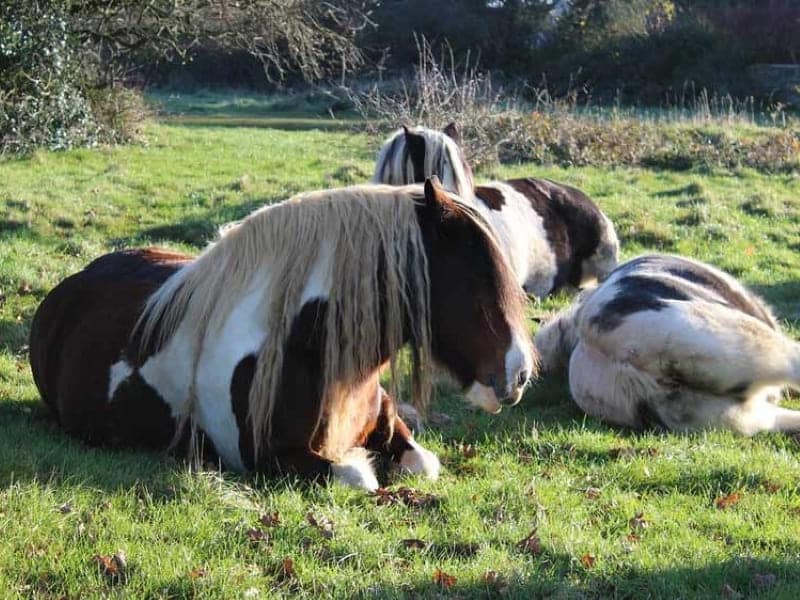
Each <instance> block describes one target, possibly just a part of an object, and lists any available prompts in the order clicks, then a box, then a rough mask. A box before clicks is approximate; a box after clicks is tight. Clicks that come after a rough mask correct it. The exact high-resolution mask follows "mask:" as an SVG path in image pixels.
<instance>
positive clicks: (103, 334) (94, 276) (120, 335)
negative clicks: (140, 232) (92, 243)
mask: <svg viewBox="0 0 800 600" xmlns="http://www.w3.org/2000/svg"><path fill="white" fill-rule="evenodd" d="M189 260H190V259H189V257H186V256H184V255H180V254H176V253H172V252H167V251H161V250H155V249H143V250H129V251H122V252H113V253H110V254H106V255H104V256H102V257H100V258H98V259H96V260H95V261H93V262H92V263H90V264H89V265H88V266H87V267H85V268H84V269H83V270H82V271H80V272H78V273H76V274H74V275H72V276H70V277H68V278H67V279H65V280H64V281H62V282H61V283H59V284H58V285H57V286H56V287H55V288H54V289H53V290H52V291H51V292H50V293H49V294H48V295H47V296H46V297H45V299H44V300H43V301H42V303H41V304H40V305H39V308H38V309H37V311H36V314H35V315H34V318H33V323H32V325H31V334H30V363H31V370H32V372H33V378H34V381H35V383H36V386H37V388H38V389H39V392H40V394H41V396H42V399H43V401H44V402H45V403H46V404H47V405H48V406H49V407H50V408H51V409H52V410H53V412H54V413H55V414H56V416H57V418H58V420H59V421H60V422H61V424H62V425H63V426H64V427H65V428H66V429H67V430H70V431H73V432H75V433H78V434H79V435H80V434H83V435H81V437H85V438H87V439H88V440H89V441H98V442H102V441H104V440H102V439H99V440H97V439H95V438H96V436H97V434H98V432H99V431H101V430H102V429H103V428H102V426H101V424H99V423H97V419H98V418H101V417H100V415H101V414H102V412H103V408H104V407H105V405H106V404H107V402H108V385H109V369H110V367H111V365H112V364H113V363H114V362H115V361H116V360H117V359H118V357H119V356H120V354H121V353H122V351H123V350H124V348H125V346H126V345H127V343H128V338H129V336H130V333H131V330H132V329H133V327H134V325H135V323H136V321H137V319H138V317H139V314H140V312H141V310H142V308H143V306H144V302H145V300H146V299H147V297H148V296H149V295H150V294H151V293H152V292H153V291H154V290H155V289H156V288H158V287H159V286H160V285H161V284H162V283H163V282H164V281H165V280H166V279H167V278H168V277H169V276H170V275H171V274H172V273H174V272H175V271H176V270H177V269H178V268H180V266H182V265H183V264H185V263H186V262H188V261H189Z"/></svg>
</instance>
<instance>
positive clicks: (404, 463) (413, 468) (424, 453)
mask: <svg viewBox="0 0 800 600" xmlns="http://www.w3.org/2000/svg"><path fill="white" fill-rule="evenodd" d="M408 443H409V444H410V445H411V450H406V451H405V452H403V456H401V457H400V463H399V464H400V467H402V468H403V469H404V470H406V471H408V472H409V473H422V474H423V475H425V477H427V478H428V479H430V480H432V481H436V480H437V479H438V478H439V471H440V470H441V468H442V467H441V463H439V459H438V457H437V456H436V455H435V454H434V453H433V452H431V451H430V450H428V449H426V448H423V447H422V446H420V445H419V444H418V443H417V442H415V441H414V440H408Z"/></svg>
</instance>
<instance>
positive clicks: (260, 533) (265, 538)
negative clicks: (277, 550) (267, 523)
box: [247, 527, 269, 544]
mask: <svg viewBox="0 0 800 600" xmlns="http://www.w3.org/2000/svg"><path fill="white" fill-rule="evenodd" d="M247 540H248V541H249V542H250V543H251V544H260V543H262V542H263V543H267V542H269V534H268V533H267V532H266V531H264V530H262V529H258V528H257V527H251V528H250V529H248V530H247Z"/></svg>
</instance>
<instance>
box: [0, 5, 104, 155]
mask: <svg viewBox="0 0 800 600" xmlns="http://www.w3.org/2000/svg"><path fill="white" fill-rule="evenodd" d="M81 80H82V72H81V68H80V65H79V63H78V61H77V60H76V57H75V54H74V51H73V48H72V46H71V44H70V40H69V32H68V28H67V22H66V19H65V15H64V8H63V6H62V5H61V4H60V3H58V2H30V3H28V2H12V3H10V4H7V5H5V6H3V7H2V8H0V152H2V153H4V154H5V153H9V152H11V153H19V152H24V151H27V150H29V149H30V148H33V147H46V148H51V149H63V148H69V147H71V146H74V145H82V144H87V143H92V142H93V141H95V140H96V138H97V135H98V128H97V125H96V123H95V122H94V119H93V118H92V111H91V107H90V105H89V103H88V101H87V99H86V96H85V95H84V93H83V91H82V88H81Z"/></svg>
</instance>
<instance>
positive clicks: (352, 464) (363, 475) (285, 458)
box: [274, 448, 379, 492]
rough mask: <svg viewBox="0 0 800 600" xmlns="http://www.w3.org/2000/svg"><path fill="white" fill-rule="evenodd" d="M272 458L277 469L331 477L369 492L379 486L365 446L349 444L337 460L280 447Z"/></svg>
mask: <svg viewBox="0 0 800 600" xmlns="http://www.w3.org/2000/svg"><path fill="white" fill-rule="evenodd" d="M274 460H275V462H276V463H277V467H278V471H279V472H281V473H294V474H297V475H300V476H301V477H307V478H309V479H316V480H330V479H332V480H334V481H340V482H342V483H344V484H346V485H349V486H352V487H356V488H361V489H364V490H367V491H370V492H371V491H374V490H376V489H378V487H379V486H378V480H377V478H376V477H375V471H374V470H373V469H372V463H371V462H370V459H369V452H368V451H367V450H366V449H365V448H351V449H350V450H348V451H347V452H345V453H344V455H343V456H342V457H341V458H340V459H339V460H338V461H337V462H333V461H330V460H328V459H327V458H324V457H323V456H320V455H319V454H317V453H316V452H313V451H311V450H308V449H284V450H281V451H279V452H277V453H276V454H275V456H274Z"/></svg>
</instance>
